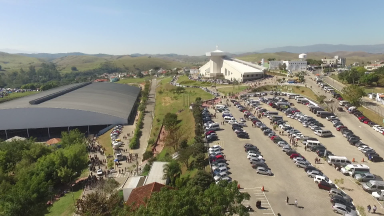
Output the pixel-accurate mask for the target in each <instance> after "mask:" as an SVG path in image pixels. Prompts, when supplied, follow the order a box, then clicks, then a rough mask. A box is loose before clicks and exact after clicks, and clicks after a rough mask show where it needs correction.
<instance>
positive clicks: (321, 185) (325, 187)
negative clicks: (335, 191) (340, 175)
mask: <svg viewBox="0 0 384 216" xmlns="http://www.w3.org/2000/svg"><path fill="white" fill-rule="evenodd" d="M317 186H318V187H319V189H323V190H327V191H330V190H331V189H332V188H335V185H333V184H329V183H328V182H326V181H321V182H320V183H319V184H318V185H317Z"/></svg>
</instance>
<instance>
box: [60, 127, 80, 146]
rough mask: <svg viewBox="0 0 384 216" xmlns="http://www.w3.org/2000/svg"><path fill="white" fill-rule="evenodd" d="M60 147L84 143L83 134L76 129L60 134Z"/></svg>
mask: <svg viewBox="0 0 384 216" xmlns="http://www.w3.org/2000/svg"><path fill="white" fill-rule="evenodd" d="M60 143H61V145H63V146H64V147H66V146H70V145H73V144H82V143H85V137H84V134H83V133H81V132H80V131H79V130H78V129H74V130H71V131H69V133H68V132H62V133H61V142H60Z"/></svg>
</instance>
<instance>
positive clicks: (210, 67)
mask: <svg viewBox="0 0 384 216" xmlns="http://www.w3.org/2000/svg"><path fill="white" fill-rule="evenodd" d="M216 48H217V47H216ZM206 56H209V57H210V60H209V62H207V63H206V64H205V65H203V66H202V67H200V68H199V73H200V76H202V77H205V78H213V79H227V80H230V81H235V80H236V81H238V82H245V81H249V80H255V79H260V78H262V77H264V72H265V68H264V67H263V66H259V65H256V64H253V63H250V62H246V61H242V60H239V59H234V58H230V57H228V56H227V53H225V52H223V51H221V50H219V49H216V50H215V51H212V52H207V53H206Z"/></svg>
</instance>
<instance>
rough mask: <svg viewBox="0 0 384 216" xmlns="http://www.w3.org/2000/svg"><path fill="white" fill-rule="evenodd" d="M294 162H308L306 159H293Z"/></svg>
mask: <svg viewBox="0 0 384 216" xmlns="http://www.w3.org/2000/svg"><path fill="white" fill-rule="evenodd" d="M293 161H294V162H295V163H296V162H298V161H302V162H304V161H306V160H305V159H304V158H302V157H295V158H293Z"/></svg>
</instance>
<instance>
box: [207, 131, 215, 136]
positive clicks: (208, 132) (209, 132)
mask: <svg viewBox="0 0 384 216" xmlns="http://www.w3.org/2000/svg"><path fill="white" fill-rule="evenodd" d="M211 133H215V131H214V130H210V131H207V133H205V135H209V134H211Z"/></svg>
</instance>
